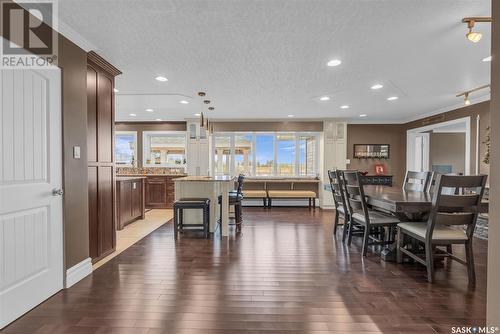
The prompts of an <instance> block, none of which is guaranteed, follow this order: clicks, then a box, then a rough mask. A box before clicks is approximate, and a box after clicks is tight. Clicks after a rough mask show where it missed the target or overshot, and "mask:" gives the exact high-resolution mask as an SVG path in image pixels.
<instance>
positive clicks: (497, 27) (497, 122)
mask: <svg viewBox="0 0 500 334" xmlns="http://www.w3.org/2000/svg"><path fill="white" fill-rule="evenodd" d="M492 14H493V23H492V36H491V40H492V45H491V50H492V52H491V54H492V56H493V61H492V62H491V127H492V131H491V149H492V150H491V170H492V171H495V170H498V169H499V168H500V113H499V111H500V109H499V107H500V58H498V57H500V21H499V20H500V0H492ZM490 187H491V189H490V192H491V194H490V224H489V231H488V290H487V320H488V323H489V324H490V325H492V326H500V224H499V222H500V197H499V196H498V195H500V191H499V189H500V174H499V173H491V177H490Z"/></svg>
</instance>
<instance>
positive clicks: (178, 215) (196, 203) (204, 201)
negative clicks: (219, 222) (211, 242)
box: [174, 198, 210, 239]
mask: <svg viewBox="0 0 500 334" xmlns="http://www.w3.org/2000/svg"><path fill="white" fill-rule="evenodd" d="M184 209H201V210H203V221H202V223H201V224H186V226H187V227H201V228H202V230H203V233H204V236H205V238H206V239H207V238H208V232H209V231H208V230H209V225H210V199H208V198H181V199H180V200H177V201H175V202H174V238H175V239H177V234H178V232H179V230H180V231H181V232H183V231H184V219H183V218H184V217H183V211H184Z"/></svg>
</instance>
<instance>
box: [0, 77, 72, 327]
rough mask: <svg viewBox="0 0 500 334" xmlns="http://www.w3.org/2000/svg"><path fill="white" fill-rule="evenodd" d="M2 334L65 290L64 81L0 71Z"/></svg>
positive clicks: (59, 78) (0, 302)
mask: <svg viewBox="0 0 500 334" xmlns="http://www.w3.org/2000/svg"><path fill="white" fill-rule="evenodd" d="M0 92H1V96H2V98H1V100H0V119H1V122H0V328H3V327H5V326H6V325H7V324H9V323H10V322H12V321H13V320H15V319H16V318H18V317H20V316H21V315H23V314H24V313H26V312H27V311H29V310H30V309H32V308H33V307H35V306H36V305H38V304H40V303H41V302H42V301H44V300H45V299H47V298H48V297H50V296H51V295H53V294H54V293H56V292H57V291H59V290H61V289H62V288H63V225H62V196H61V194H60V193H59V194H57V191H54V190H57V189H61V178H62V177H61V172H62V152H61V105H60V104H61V74H60V70H59V69H50V70H49V69H47V70H20V69H17V70H1V71H0Z"/></svg>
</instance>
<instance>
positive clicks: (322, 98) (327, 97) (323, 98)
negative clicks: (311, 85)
mask: <svg viewBox="0 0 500 334" xmlns="http://www.w3.org/2000/svg"><path fill="white" fill-rule="evenodd" d="M319 100H320V101H329V100H330V96H322V97H320V98H319Z"/></svg>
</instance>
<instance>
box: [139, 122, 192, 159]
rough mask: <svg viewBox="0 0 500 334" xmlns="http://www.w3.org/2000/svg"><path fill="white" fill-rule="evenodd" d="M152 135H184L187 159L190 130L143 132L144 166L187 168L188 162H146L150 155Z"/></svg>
mask: <svg viewBox="0 0 500 334" xmlns="http://www.w3.org/2000/svg"><path fill="white" fill-rule="evenodd" d="M151 135H176V136H180V135H184V156H185V157H186V158H185V159H186V160H187V141H188V131H143V132H142V160H143V161H142V165H143V166H144V167H148V168H149V167H169V168H185V167H186V164H185V163H183V164H179V165H177V164H159V165H158V164H148V163H146V160H147V157H149V156H150V143H149V140H148V137H149V136H151Z"/></svg>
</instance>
